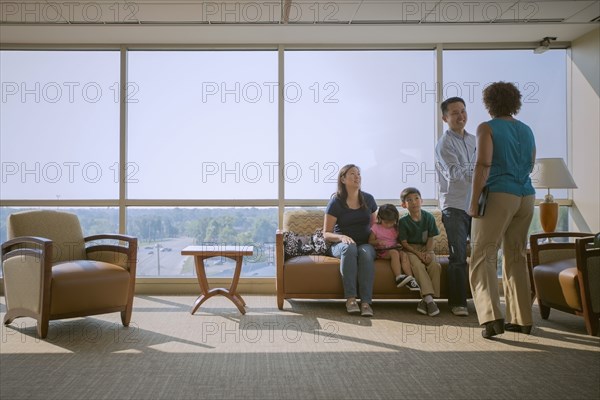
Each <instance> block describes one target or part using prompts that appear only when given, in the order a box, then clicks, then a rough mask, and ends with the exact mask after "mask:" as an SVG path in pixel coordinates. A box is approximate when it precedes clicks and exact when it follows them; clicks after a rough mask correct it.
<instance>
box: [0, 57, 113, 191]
mask: <svg viewBox="0 0 600 400" xmlns="http://www.w3.org/2000/svg"><path fill="white" fill-rule="evenodd" d="M0 79H1V81H2V93H1V96H2V99H1V103H0V106H1V118H0V158H1V160H2V190H1V191H0V198H1V199H2V200H8V199H10V200H15V199H29V200H42V199H48V200H65V199H117V198H118V196H119V191H118V182H119V52H117V51H2V52H0Z"/></svg>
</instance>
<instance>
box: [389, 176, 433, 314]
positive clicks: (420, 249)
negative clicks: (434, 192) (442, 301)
mask: <svg viewBox="0 0 600 400" xmlns="http://www.w3.org/2000/svg"><path fill="white" fill-rule="evenodd" d="M400 201H401V202H402V207H403V208H407V209H408V214H406V215H405V216H403V217H402V218H400V220H399V221H398V238H399V239H400V243H401V244H402V248H403V249H404V251H405V252H407V253H408V258H409V260H410V264H411V266H412V269H413V272H414V274H415V278H416V280H417V282H418V283H419V285H420V286H421V296H422V297H423V298H422V299H421V301H420V302H419V305H418V306H417V311H418V312H420V313H421V314H427V315H429V316H430V317H433V316H435V315H438V314H439V313H440V310H439V308H438V306H437V305H436V304H435V302H434V301H433V297H440V275H441V269H442V267H441V266H440V264H439V263H438V262H437V260H436V259H435V254H434V252H433V237H434V236H437V235H439V234H440V232H439V231H438V228H437V225H436V224H435V218H434V216H433V215H432V214H431V213H429V212H427V211H425V210H422V209H421V206H422V204H423V200H422V199H421V192H419V190H418V189H416V188H413V187H409V188H406V189H404V190H403V191H402V193H401V194H400Z"/></svg>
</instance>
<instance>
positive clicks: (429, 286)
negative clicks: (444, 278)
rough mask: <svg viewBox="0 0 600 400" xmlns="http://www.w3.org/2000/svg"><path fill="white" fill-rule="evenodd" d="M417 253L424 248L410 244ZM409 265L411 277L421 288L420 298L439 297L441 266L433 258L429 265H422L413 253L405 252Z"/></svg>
mask: <svg viewBox="0 0 600 400" xmlns="http://www.w3.org/2000/svg"><path fill="white" fill-rule="evenodd" d="M411 246H412V247H414V248H415V249H416V250H418V251H422V250H424V249H425V246H423V245H418V244H411ZM406 254H408V259H409V260H410V265H411V266H412V271H413V275H414V276H415V279H416V280H417V283H418V284H419V286H421V296H422V297H425V296H427V295H428V294H430V295H432V296H433V297H440V276H441V274H442V266H441V265H440V263H439V262H437V260H436V259H435V255H434V256H433V260H432V261H431V262H430V263H429V264H423V262H422V261H421V260H419V257H417V256H416V255H414V254H413V253H409V252H408V251H407V252H406Z"/></svg>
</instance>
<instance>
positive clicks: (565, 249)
mask: <svg viewBox="0 0 600 400" xmlns="http://www.w3.org/2000/svg"><path fill="white" fill-rule="evenodd" d="M564 239H571V240H570V241H567V242H565V241H564ZM593 241H594V237H593V234H592V233H579V232H553V233H538V234H533V235H531V236H530V247H531V264H532V268H533V274H532V275H533V282H534V284H535V290H536V296H537V301H538V305H539V308H540V313H541V316H542V318H543V319H548V317H549V316H550V310H551V309H552V308H554V309H557V310H560V311H564V312H568V313H571V314H575V315H580V316H582V317H583V318H584V320H585V326H586V330H587V333H588V334H589V335H593V336H595V335H597V334H598V318H599V317H600V314H599V313H600V248H598V247H594V246H593V245H592V243H593Z"/></svg>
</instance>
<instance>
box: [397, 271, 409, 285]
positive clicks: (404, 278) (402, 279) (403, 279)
mask: <svg viewBox="0 0 600 400" xmlns="http://www.w3.org/2000/svg"><path fill="white" fill-rule="evenodd" d="M411 279H413V277H412V276H410V275H404V274H400V275H398V276H397V277H396V287H402V286H404V285H406V284H407V283H408V282H410V280H411Z"/></svg>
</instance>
